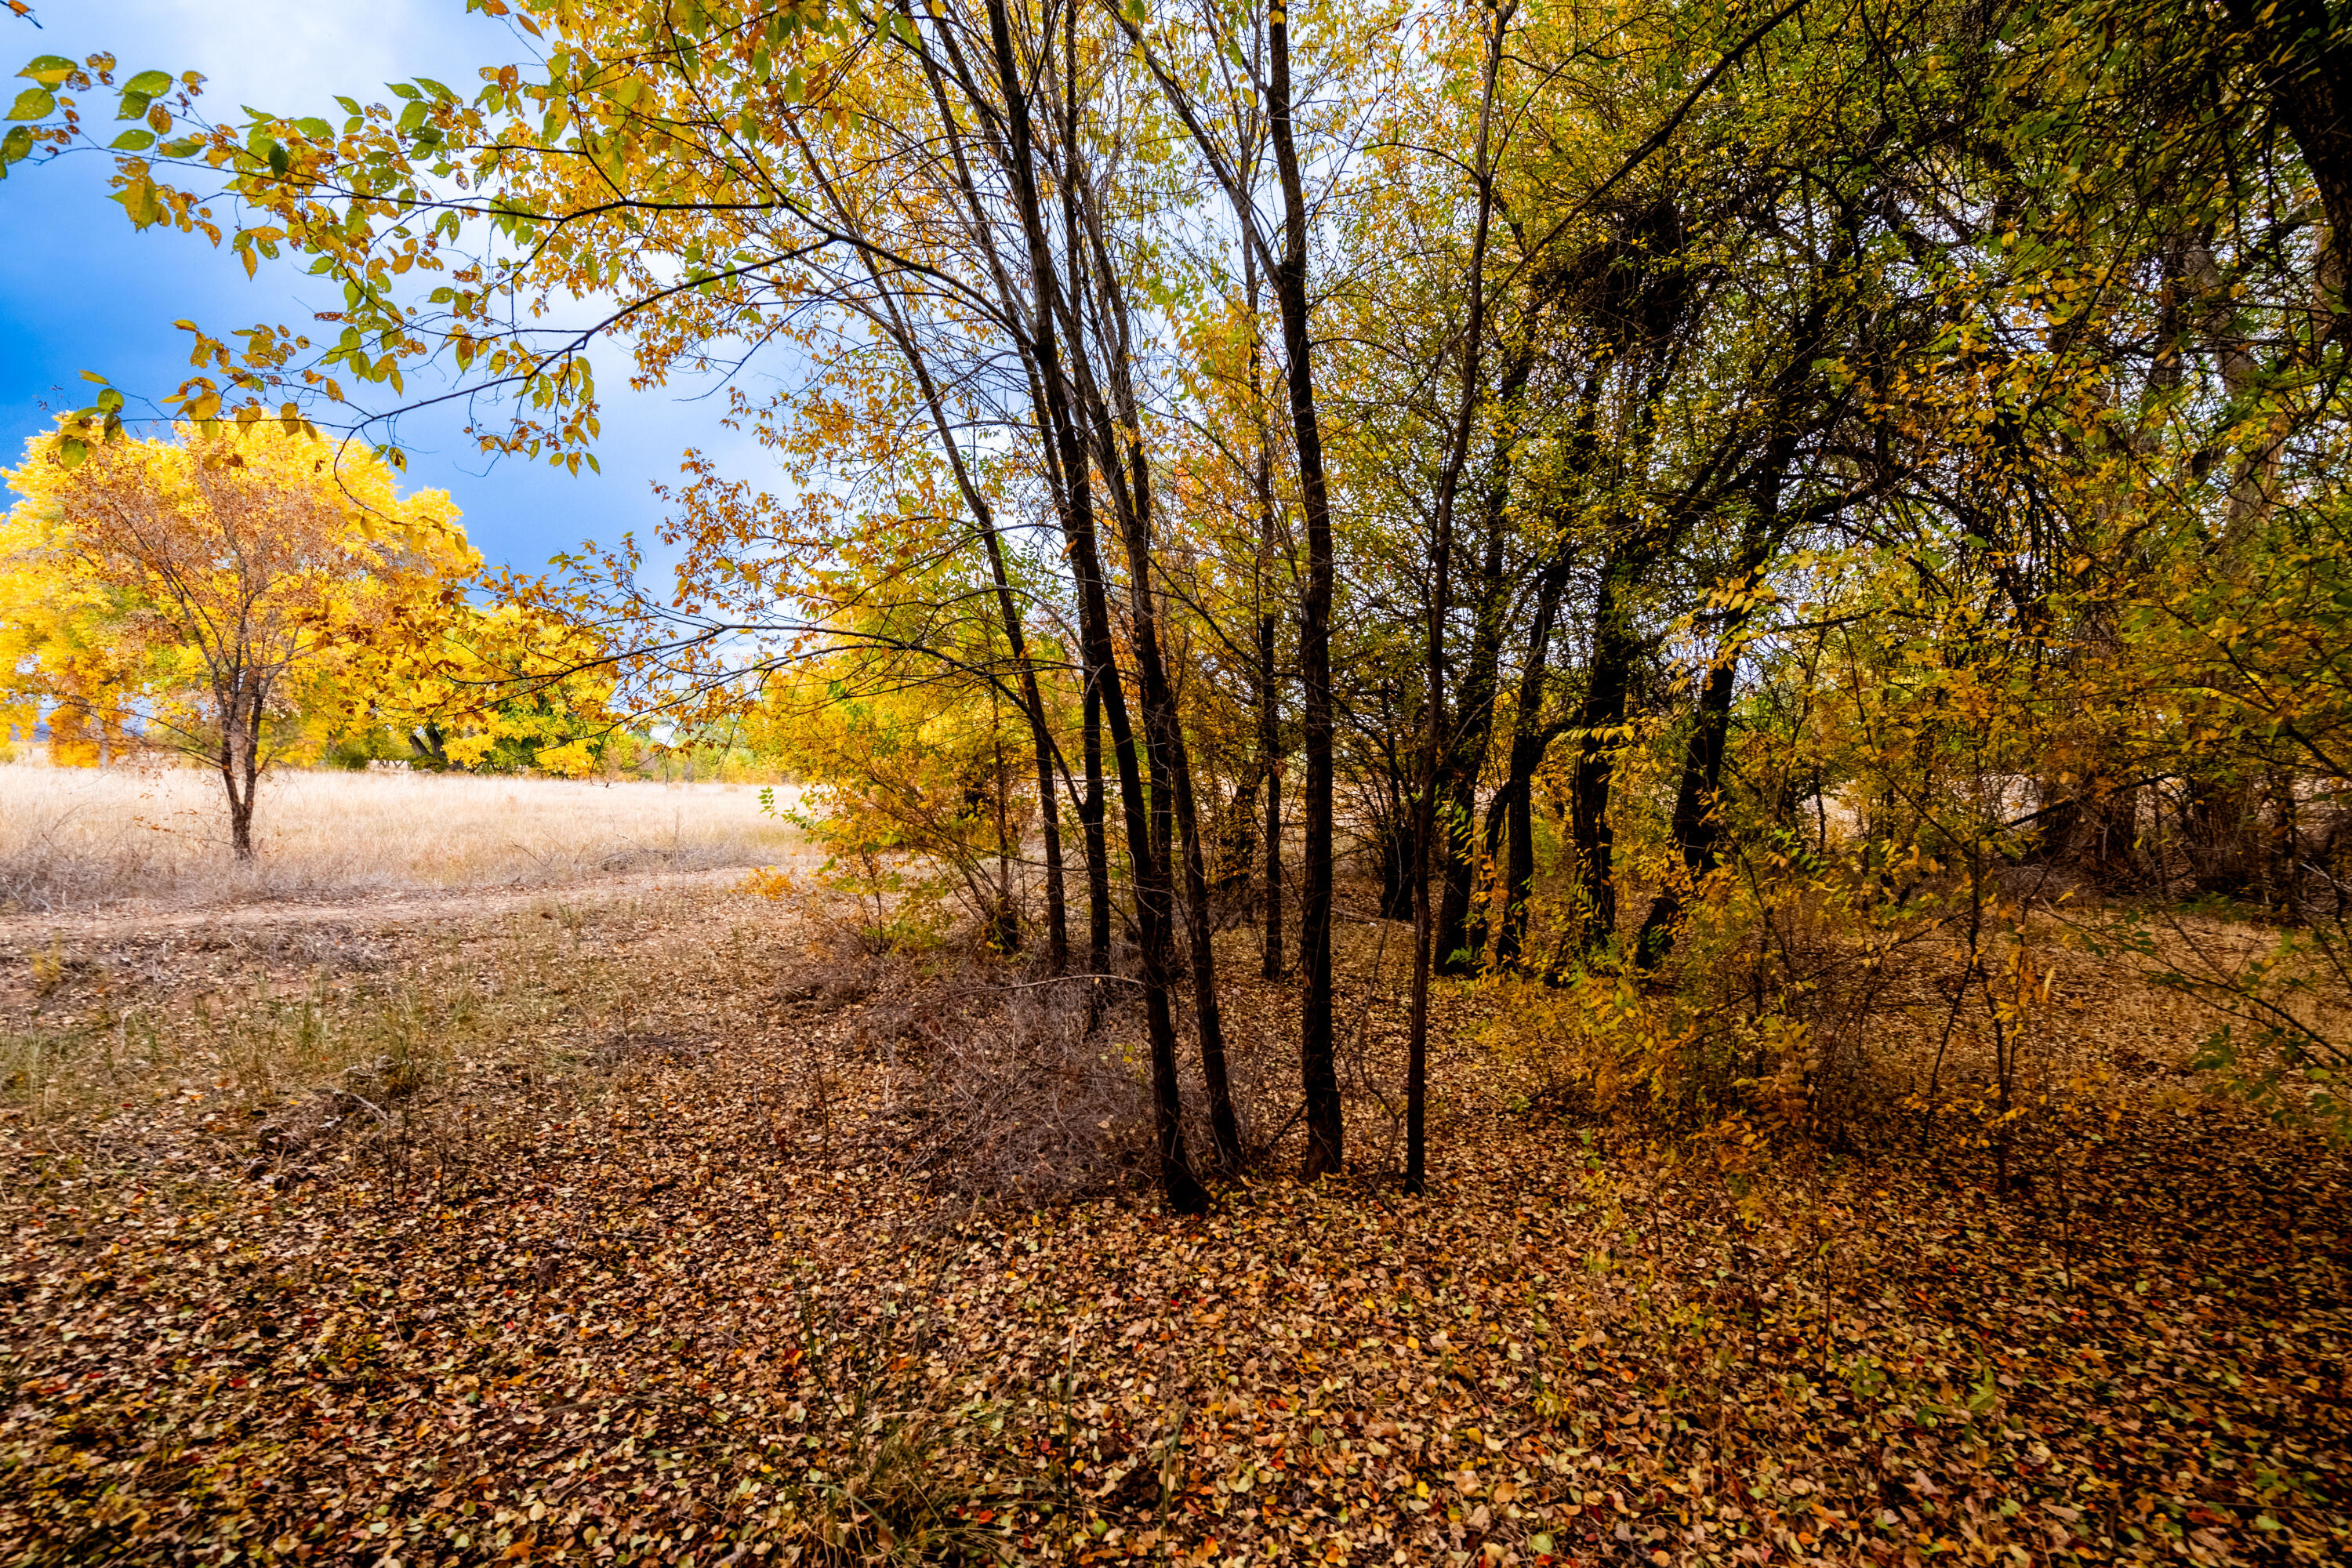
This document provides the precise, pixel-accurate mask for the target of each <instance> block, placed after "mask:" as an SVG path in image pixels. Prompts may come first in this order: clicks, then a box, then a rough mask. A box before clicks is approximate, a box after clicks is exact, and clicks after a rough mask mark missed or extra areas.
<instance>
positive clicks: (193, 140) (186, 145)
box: [158, 136, 205, 158]
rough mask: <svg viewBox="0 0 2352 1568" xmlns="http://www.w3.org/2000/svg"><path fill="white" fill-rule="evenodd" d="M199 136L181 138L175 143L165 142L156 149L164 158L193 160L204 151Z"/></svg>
mask: <svg viewBox="0 0 2352 1568" xmlns="http://www.w3.org/2000/svg"><path fill="white" fill-rule="evenodd" d="M204 146H205V141H204V138H203V137H201V136H183V137H181V138H180V139H179V140H178V141H177V142H164V143H163V146H162V147H161V148H160V149H158V151H160V152H161V153H163V156H164V157H166V158H193V157H194V156H195V155H196V154H197V153H201V152H203V151H204Z"/></svg>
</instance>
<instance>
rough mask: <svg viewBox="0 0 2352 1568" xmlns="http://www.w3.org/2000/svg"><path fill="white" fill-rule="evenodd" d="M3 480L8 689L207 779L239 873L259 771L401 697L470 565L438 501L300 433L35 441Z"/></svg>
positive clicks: (462, 538) (435, 650)
mask: <svg viewBox="0 0 2352 1568" xmlns="http://www.w3.org/2000/svg"><path fill="white" fill-rule="evenodd" d="M5 478H6V479H7V481H8V483H9V485H10V487H11V488H13V489H15V490H16V493H17V494H18V495H20V496H22V497H23V498H24V499H23V500H21V501H19V502H18V503H17V505H16V507H15V508H14V509H13V510H11V511H10V512H9V514H8V517H7V520H6V522H5V526H0V683H5V688H6V695H7V696H8V698H9V699H10V700H13V701H15V702H17V703H20V704H23V703H32V704H38V705H42V706H45V707H47V708H48V709H49V710H50V711H51V712H52V714H53V716H54V715H58V714H62V715H64V717H65V719H66V722H67V724H68V728H74V727H79V729H80V730H81V731H82V732H84V733H87V732H88V731H89V729H90V728H91V727H93V726H95V727H97V729H98V730H99V732H100V733H101V734H110V735H119V736H122V737H125V738H127V739H129V740H131V742H134V743H138V744H142V745H145V746H149V747H155V748H161V749H165V750H169V751H174V752H181V753H183V754H185V755H187V756H190V757H192V758H194V759H196V760H198V761H200V762H202V763H205V764H206V765H208V766H212V767H216V768H218V769H219V771H220V775H221V783H222V785H223V787H224V789H225V790H226V794H227V804H228V826H229V843H230V846H231V847H232V848H233V849H234V850H235V852H236V855H237V857H238V858H240V859H250V858H252V856H253V808H254V795H255V790H256V788H257V784H258V782H259V780H260V777H261V774H262V773H264V772H265V771H266V770H267V769H268V767H269V766H270V765H271V764H272V763H275V762H278V761H280V760H283V759H285V758H288V757H289V756H294V755H299V754H301V753H302V752H306V751H310V750H315V749H316V748H317V747H318V746H320V745H321V744H323V743H325V742H327V741H329V740H331V738H332V737H333V736H334V735H335V733H336V732H338V731H340V730H341V728H343V727H344V726H345V725H347V724H349V723H350V722H352V721H353V720H354V719H355V718H356V717H357V716H358V715H359V714H361V713H362V712H363V711H365V710H367V709H368V708H369V707H370V706H371V705H372V704H373V703H375V702H376V701H377V700H379V697H380V695H381V694H382V693H383V692H384V691H386V690H390V689H414V687H415V683H416V681H417V679H418V677H419V675H420V673H421V672H423V671H425V670H426V669H429V668H431V667H432V666H433V665H434V664H435V663H436V661H437V660H438V658H440V649H441V647H442V646H443V644H444V641H445V634H446V628H447V626H448V624H449V622H450V619H451V617H452V616H453V615H455V614H456V613H457V611H458V610H459V608H460V607H461V605H462V604H463V599H462V593H463V588H464V584H466V583H467V581H469V580H470V579H471V578H472V577H473V576H474V574H476V573H477V572H478V569H479V567H480V564H481V562H480V557H479V556H478V555H477V554H476V553H475V552H474V550H473V548H472V547H471V546H470V545H468V544H467V542H466V535H465V532H464V531H463V530H462V529H461V528H459V527H458V525H457V508H456V507H455V506H453V505H452V504H451V503H450V500H449V498H448V496H447V494H446V493H445V492H443V491H440V490H419V491H416V492H415V493H414V494H411V495H407V496H403V495H401V494H399V492H398V490H397V489H396V488H395V486H394V482H393V476H392V473H391V471H390V470H389V469H388V468H386V467H385V466H384V465H383V463H382V462H381V461H379V460H377V459H376V458H374V457H373V455H371V454H369V453H367V452H366V451H365V450H364V449H362V448H357V447H348V446H346V447H336V446H335V445H333V444H331V443H329V442H326V441H323V440H321V439H320V438H319V437H317V436H315V435H314V434H311V433H310V432H309V431H308V430H307V429H305V428H303V427H301V426H294V427H292V428H287V427H285V426H281V425H279V424H278V423H276V422H249V423H245V424H229V423H225V422H215V423H210V424H203V425H183V426H179V427H177V428H176V429H175V430H174V431H173V435H172V437H171V438H170V439H168V440H165V439H136V440H121V441H115V442H109V443H106V444H103V445H100V446H96V447H89V448H88V449H87V451H86V453H85V452H81V451H71V452H69V451H67V450H66V449H65V448H64V446H63V443H62V442H61V440H60V438H59V437H58V436H57V435H54V434H52V435H47V436H43V437H35V438H34V439H33V440H31V441H30V442H28V443H27V444H26V451H25V458H24V461H23V462H22V464H20V465H19V466H18V467H17V468H15V469H13V470H9V471H7V472H6V473H5ZM53 721H54V718H53Z"/></svg>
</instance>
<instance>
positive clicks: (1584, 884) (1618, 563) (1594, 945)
mask: <svg viewBox="0 0 2352 1568" xmlns="http://www.w3.org/2000/svg"><path fill="white" fill-rule="evenodd" d="M1637 579H1638V572H1637V568H1636V564H1635V561H1634V559H1633V556H1632V555H1631V553H1630V552H1624V551H1622V550H1617V549H1612V551H1611V552H1610V554H1609V559H1608V561H1607V562H1606V563H1604V564H1603V566H1602V568H1601V594H1600V597H1599V599H1598V601H1597V602H1596V604H1595V605H1594V606H1593V612H1592V659H1591V665H1590V666H1589V667H1588V669H1587V673H1586V678H1585V689H1584V701H1583V704H1582V706H1581V707H1580V709H1579V710H1578V712H1577V716H1576V729H1577V730H1578V731H1579V734H1578V738H1577V749H1576V770H1575V773H1574V774H1573V775H1572V779H1571V782H1570V787H1569V830H1570V835H1571V837H1572V839H1573V842H1574V845H1575V858H1576V887H1577V893H1578V896H1579V897H1580V899H1581V900H1583V911H1582V913H1583V918H1582V922H1581V930H1580V932H1579V933H1578V939H1577V945H1578V948H1579V950H1580V952H1583V953H1587V954H1590V953H1594V952H1599V951H1600V950H1601V949H1602V948H1603V947H1605V946H1607V945H1608V943H1609V942H1610V941H1611V940H1612V938H1614V937H1615V936H1616V934H1617V868H1616V847H1615V845H1616V832H1615V829H1614V827H1613V826H1612V824H1611V823H1610V820H1609V794H1610V786H1611V784H1612V782H1613V781H1614V779H1615V776H1616V769H1617V748H1618V747H1619V746H1620V745H1622V743H1623V741H1622V734H1621V732H1620V731H1622V727H1623V725H1624V722H1625V709H1626V703H1627V700H1628V699H1629V698H1630V697H1631V696H1632V693H1633V659H1634V657H1635V655H1636V654H1637V653H1638V652H1639V651H1640V645H1639V644H1638V643H1637V642H1636V640H1635V638H1634V636H1633V626H1632V614H1633V607H1632V605H1630V604H1629V603H1628V601H1629V600H1630V599H1631V598H1632V597H1633V584H1634V583H1635V582H1636V581H1637Z"/></svg>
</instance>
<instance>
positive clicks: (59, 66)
mask: <svg viewBox="0 0 2352 1568" xmlns="http://www.w3.org/2000/svg"><path fill="white" fill-rule="evenodd" d="M73 73H74V63H73V61H71V60H69V59H68V58H65V56H63V55H35V56H34V57H33V58H31V59H29V60H27V61H26V62H25V68H24V69H23V70H20V71H18V72H17V73H16V74H17V75H18V76H28V77H31V78H32V79H34V80H35V81H37V82H39V83H40V84H41V85H42V86H43V87H56V86H58V84H59V83H60V82H63V81H64V80H65V79H66V78H68V77H69V76H71V75H73Z"/></svg>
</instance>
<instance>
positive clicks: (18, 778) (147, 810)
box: [0, 763, 802, 919]
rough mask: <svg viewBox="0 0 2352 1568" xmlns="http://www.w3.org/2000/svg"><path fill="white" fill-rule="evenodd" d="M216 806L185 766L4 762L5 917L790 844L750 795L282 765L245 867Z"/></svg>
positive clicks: (434, 886) (420, 887)
mask: <svg viewBox="0 0 2352 1568" xmlns="http://www.w3.org/2000/svg"><path fill="white" fill-rule="evenodd" d="M779 795H780V796H781V802H780V804H783V805H789V804H790V802H791V800H792V798H793V791H792V789H791V788H790V787H789V786H787V787H785V788H783V789H782V790H781V791H780V792H779ZM221 797H222V791H221V783H220V778H219V775H218V774H217V773H209V772H206V771H205V770H203V769H200V768H195V767H189V766H179V767H169V766H163V767H156V766H148V767H133V766H117V767H114V768H110V769H108V770H105V771H103V772H101V771H100V770H98V769H95V768H52V767H47V766H43V765H39V764H38V763H12V764H0V919H5V918H6V917H7V916H9V915H11V914H34V913H64V912H68V911H74V912H82V913H89V912H97V911H102V910H108V909H117V910H120V909H121V908H122V907H123V906H126V905H131V904H136V905H137V906H139V907H140V908H142V909H150V910H165V909H182V908H189V907H196V906H207V905H215V904H234V903H239V902H247V901H251V900H262V899H289V898H291V899H331V898H339V897H349V896H381V895H385V894H394V893H411V894H413V893H424V892H444V893H446V892H457V891H460V890H464V889H488V888H501V889H517V888H545V887H557V886H561V885H563V884H566V883H571V882H577V881H580V880H583V879H596V878H609V877H613V876H615V875H625V874H638V873H646V872H681V871H708V870H713V869H719V868H730V867H744V866H759V865H767V864H771V863H773V862H776V861H778V860H779V859H780V858H789V857H790V856H791V854H792V853H793V850H794V849H795V848H796V847H798V846H800V845H801V843H802V838H801V836H800V834H799V833H798V831H797V830H795V829H794V828H793V827H792V826H790V825H789V824H787V823H784V822H782V821H780V820H778V819H777V818H775V817H773V816H769V815H766V814H764V813H763V812H762V811H761V806H760V786H758V785H755V784H656V783H650V782H646V781H643V780H630V781H627V782H625V783H618V784H604V783H601V782H597V783H586V782H580V781H575V780H569V779H557V778H501V777H495V776H479V775H475V774H470V773H422V772H416V773H411V772H404V771H403V772H384V771H372V772H362V773H352V772H344V771H341V770H335V771H321V770H293V769H289V770H281V771H278V772H275V773H268V774H266V775H264V778H263V780H262V785H261V797H260V805H259V807H258V809H257V812H256V832H257V838H258V840H259V856H258V858H257V859H256V860H254V861H252V862H249V863H239V862H238V861H237V860H236V858H234V857H233V856H232V855H231V854H230V852H229V847H228V842H227V838H226V834H225V831H224V826H223V810H222V805H221Z"/></svg>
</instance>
